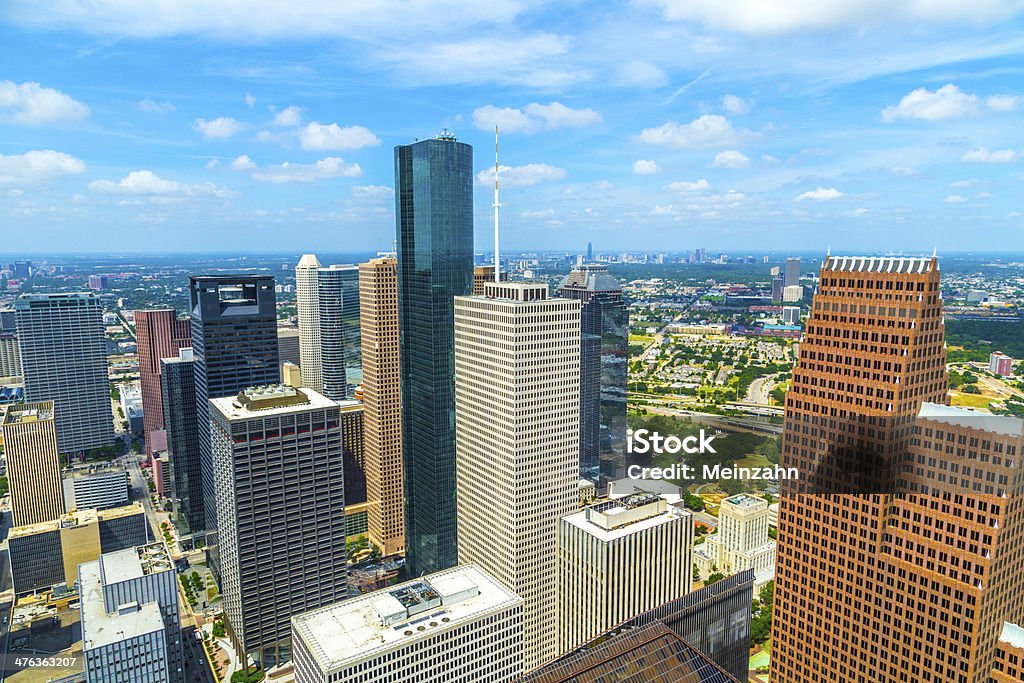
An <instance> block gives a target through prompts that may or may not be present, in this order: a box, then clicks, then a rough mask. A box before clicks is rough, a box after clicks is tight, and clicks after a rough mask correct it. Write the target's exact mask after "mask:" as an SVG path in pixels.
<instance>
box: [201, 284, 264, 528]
mask: <svg viewBox="0 0 1024 683" xmlns="http://www.w3.org/2000/svg"><path fill="white" fill-rule="evenodd" d="M189 297H190V303H191V318H192V353H193V359H194V362H195V366H194V369H195V387H196V393H195V396H196V426H197V433H198V436H199V458H200V466H201V471H202V491H203V504H204V518H205V520H206V524H205V529H206V530H207V531H208V532H213V531H216V528H217V504H216V496H215V493H214V491H215V488H214V483H213V452H212V450H211V446H210V404H209V399H211V398H221V397H224V396H233V395H235V394H237V393H238V392H239V391H241V390H242V389H246V388H248V387H253V386H260V385H266V384H277V383H278V381H279V377H280V375H279V372H280V371H279V370H278V355H277V298H276V296H275V295H274V278H273V277H272V276H270V275H225V276H192V277H189Z"/></svg>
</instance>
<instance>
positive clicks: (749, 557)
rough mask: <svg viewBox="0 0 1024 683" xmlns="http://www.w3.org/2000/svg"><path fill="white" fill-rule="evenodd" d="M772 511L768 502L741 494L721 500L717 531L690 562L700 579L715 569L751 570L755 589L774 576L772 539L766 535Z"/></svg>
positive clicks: (734, 571) (708, 538)
mask: <svg viewBox="0 0 1024 683" xmlns="http://www.w3.org/2000/svg"><path fill="white" fill-rule="evenodd" d="M770 517H771V513H770V512H769V510H768V501H766V500H765V499H764V498H761V497H759V496H752V495H749V494H746V493H740V494H737V495H735V496H730V497H729V498H725V499H723V500H722V505H721V507H720V508H719V509H718V531H717V532H716V533H713V534H711V535H710V536H708V537H707V538H706V539H705V540H704V542H703V543H701V544H700V545H698V546H696V547H695V548H694V551H693V563H694V566H695V567H696V568H697V571H698V572H699V573H700V576H701V578H702V579H707V578H708V576H710V575H711V574H712V573H714V572H716V571H717V572H719V573H721V574H724V575H726V576H729V575H731V574H735V573H737V572H741V571H743V570H744V569H753V570H754V589H755V590H759V589H760V587H761V586H763V585H764V584H766V583H768V582H769V581H771V580H772V579H773V578H774V577H775V541H773V540H771V539H770V538H769V537H768V526H769V519H770Z"/></svg>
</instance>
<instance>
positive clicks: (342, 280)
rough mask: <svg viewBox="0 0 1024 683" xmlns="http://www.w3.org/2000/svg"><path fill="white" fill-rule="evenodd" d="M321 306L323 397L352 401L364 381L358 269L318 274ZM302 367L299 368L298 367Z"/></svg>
mask: <svg viewBox="0 0 1024 683" xmlns="http://www.w3.org/2000/svg"><path fill="white" fill-rule="evenodd" d="M317 288H318V290H319V293H318V296H317V301H318V302H319V306H320V314H319V321H320V334H319V337H320V378H321V382H322V386H323V390H322V391H321V390H318V391H320V393H322V394H323V395H324V396H326V397H327V398H329V399H332V400H334V401H344V400H346V399H349V400H351V399H353V398H355V394H356V387H358V386H359V385H360V384H361V383H362V381H363V365H362V359H361V353H362V348H361V345H360V342H359V268H358V267H357V266H351V265H332V266H327V267H326V268H321V269H320V270H319V271H318V272H317ZM300 367H301V365H300Z"/></svg>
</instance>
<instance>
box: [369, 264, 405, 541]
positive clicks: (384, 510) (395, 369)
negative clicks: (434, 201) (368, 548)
mask: <svg viewBox="0 0 1024 683" xmlns="http://www.w3.org/2000/svg"><path fill="white" fill-rule="evenodd" d="M359 328H360V342H361V344H362V365H363V442H364V461H363V471H364V473H365V475H366V497H367V500H368V502H369V503H370V505H369V506H368V509H367V534H368V535H369V537H370V541H371V542H372V543H374V544H375V545H376V546H378V547H379V548H380V549H381V552H383V553H384V554H385V555H394V554H397V553H401V552H403V551H404V550H405V494H404V490H403V488H404V487H403V477H402V385H401V362H400V361H399V356H398V348H399V338H398V262H397V261H396V260H395V258H394V257H391V256H387V257H383V258H375V259H371V260H369V261H367V262H366V263H361V264H359Z"/></svg>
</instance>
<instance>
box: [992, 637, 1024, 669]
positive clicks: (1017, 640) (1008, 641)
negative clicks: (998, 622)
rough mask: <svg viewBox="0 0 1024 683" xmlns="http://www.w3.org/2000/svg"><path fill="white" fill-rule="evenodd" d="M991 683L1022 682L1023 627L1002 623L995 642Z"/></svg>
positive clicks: (1023, 657) (1023, 659) (1023, 665)
mask: <svg viewBox="0 0 1024 683" xmlns="http://www.w3.org/2000/svg"><path fill="white" fill-rule="evenodd" d="M991 683H1024V628H1021V627H1020V626H1017V625H1016V624H1010V623H1004V624H1003V628H1002V630H1001V631H1000V632H999V642H998V643H996V661H995V664H994V665H993V666H992V673H991Z"/></svg>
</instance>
